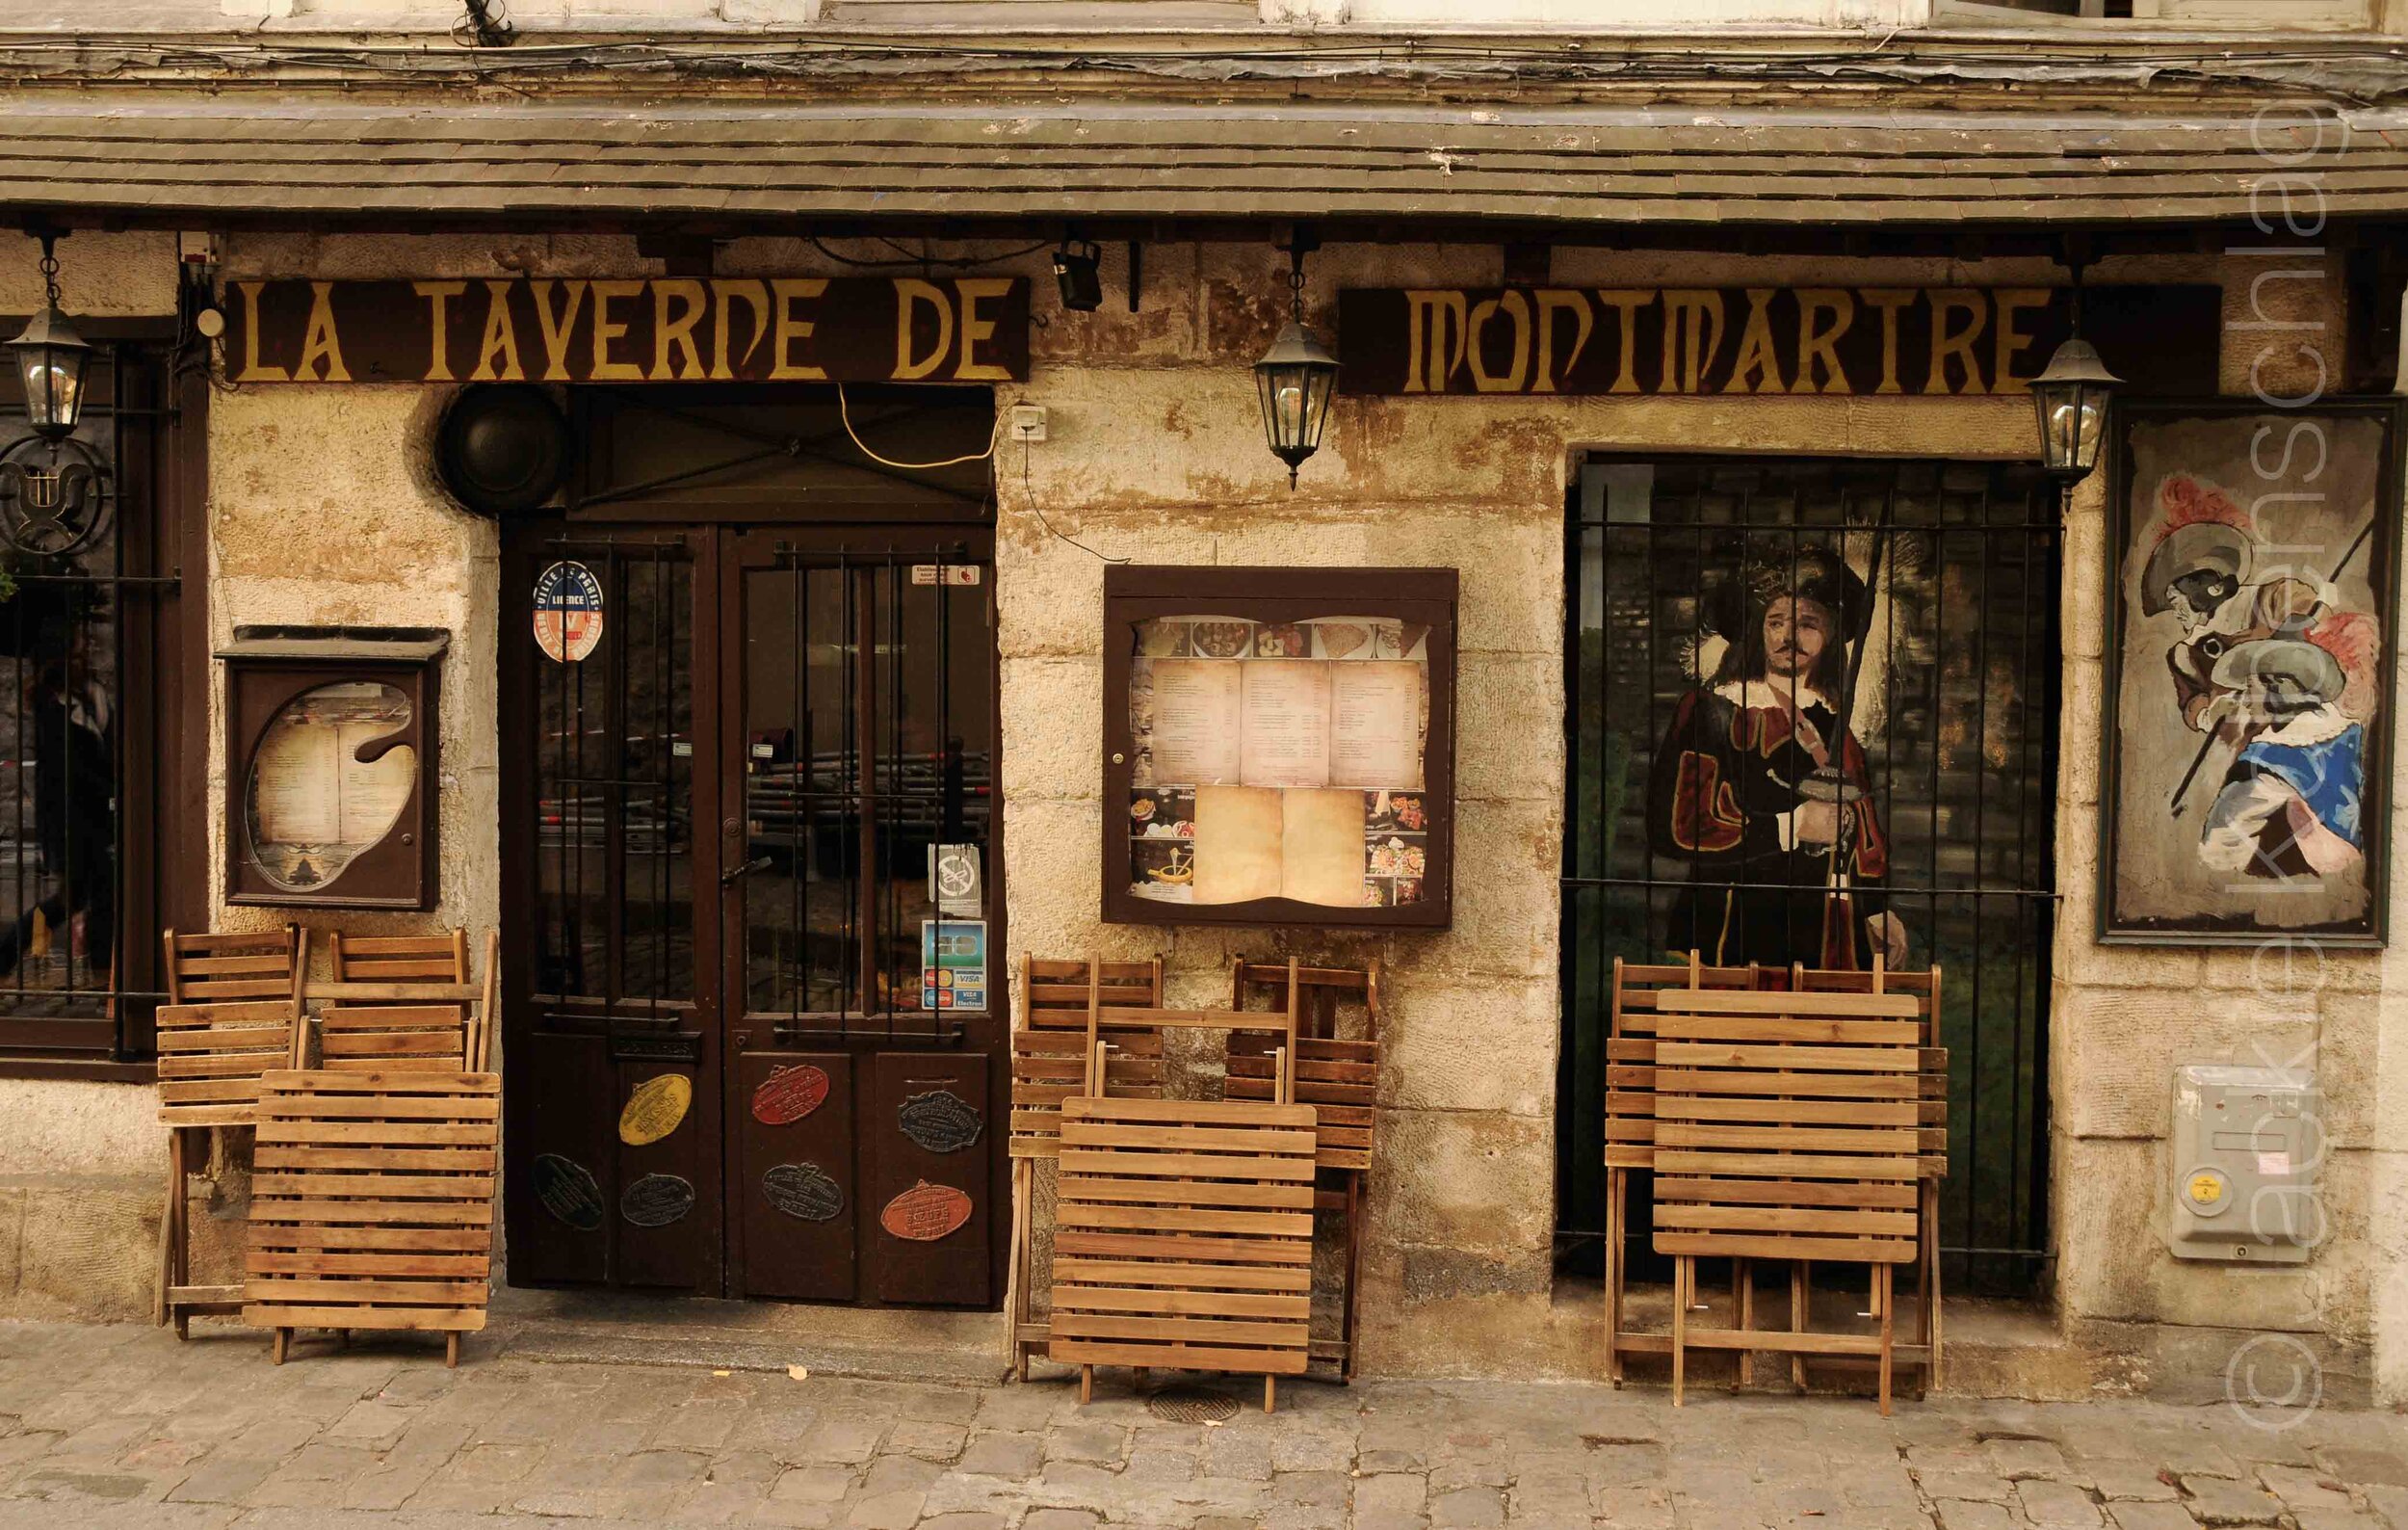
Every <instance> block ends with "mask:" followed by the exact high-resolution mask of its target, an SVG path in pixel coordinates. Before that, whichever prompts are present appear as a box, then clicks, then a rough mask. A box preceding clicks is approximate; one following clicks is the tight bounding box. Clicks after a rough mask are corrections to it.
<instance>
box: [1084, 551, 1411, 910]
mask: <svg viewBox="0 0 2408 1530" xmlns="http://www.w3.org/2000/svg"><path fill="white" fill-rule="evenodd" d="M1454 616H1455V574H1454V570H1453V569H1452V568H1180V567H1150V566H1136V565H1126V564H1120V565H1114V566H1112V567H1109V568H1107V569H1106V570H1105V571H1104V696H1105V706H1104V916H1105V918H1106V919H1108V920H1111V921H1112V922H1115V923H1122V924H1283V925H1322V926H1332V925H1343V926H1367V927H1373V928H1378V927H1384V926H1402V927H1408V928H1442V927H1444V926H1445V925H1446V924H1447V923H1448V922H1449V920H1450V919H1451V918H1452V917H1453V855H1452V851H1453V828H1454V727H1453V719H1454Z"/></svg>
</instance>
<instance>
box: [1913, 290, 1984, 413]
mask: <svg viewBox="0 0 2408 1530" xmlns="http://www.w3.org/2000/svg"><path fill="white" fill-rule="evenodd" d="M1951 313H1962V314H1965V315H1967V316H1968V317H1969V318H1970V319H1971V321H1972V322H1971V323H1969V324H1967V325H1966V326H1965V328H1963V329H1962V330H1959V329H1956V328H1954V327H1952V326H1951V325H1950V323H1949V315H1950V314H1951ZM1989 322H1990V300H1989V299H1988V298H1987V297H1985V296H1983V295H1982V294H1981V293H1980V292H1979V291H1978V290H1976V289H1975V288H1972V287H1934V288H1933V289H1932V291H1931V379H1930V381H1929V382H1925V383H1924V392H1925V393H1953V392H1955V391H1956V389H1954V388H1952V387H1950V386H1949V357H1950V356H1954V357H1955V358H1956V359H1957V361H1958V363H1959V364H1961V365H1962V366H1963V367H1964V368H1965V391H1966V392H1968V393H1986V392H1988V391H1989V390H1988V389H1987V388H1985V387H1983V386H1982V384H1981V363H1980V362H1979V361H1977V360H1976V359H1975V358H1974V343H1975V342H1976V341H1977V340H1979V339H1980V338H1981V331H1982V328H1983V326H1985V325H1987V324H1988V323H1989Z"/></svg>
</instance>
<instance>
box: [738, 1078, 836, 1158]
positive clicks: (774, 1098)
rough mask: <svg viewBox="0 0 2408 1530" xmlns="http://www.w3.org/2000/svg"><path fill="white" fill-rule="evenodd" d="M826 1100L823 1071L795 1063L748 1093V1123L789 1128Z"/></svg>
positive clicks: (764, 1080)
mask: <svg viewBox="0 0 2408 1530" xmlns="http://www.w3.org/2000/svg"><path fill="white" fill-rule="evenodd" d="M826 1099H827V1070H826V1069H825V1068H819V1067H816V1066H814V1065H813V1064H810V1063H797V1064H796V1065H795V1066H793V1067H792V1068H779V1069H778V1070H777V1071H775V1072H773V1073H772V1074H771V1075H770V1076H769V1077H767V1078H765V1079H763V1080H762V1081H761V1087H760V1088H759V1089H756V1090H754V1091H753V1092H752V1119H753V1120H754V1121H759V1122H760V1123H761V1124H762V1125H764V1126H790V1125H792V1124H794V1123H795V1122H796V1121H800V1120H802V1118H804V1117H805V1116H808V1115H810V1114H811V1113H812V1112H813V1111H815V1110H817V1109H819V1108H820V1106H821V1105H822V1104H823V1103H824V1102H825V1101H826ZM774 1172H775V1171H772V1173H774Z"/></svg>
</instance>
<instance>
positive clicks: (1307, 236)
mask: <svg viewBox="0 0 2408 1530" xmlns="http://www.w3.org/2000/svg"><path fill="white" fill-rule="evenodd" d="M1279 248H1280V249H1282V250H1285V251H1288V258H1289V272H1288V303H1289V319H1288V322H1287V323H1286V324H1285V325H1283V326H1282V327H1281V328H1280V330H1279V337H1278V338H1277V339H1275V340H1273V341H1272V342H1271V343H1270V349H1269V350H1268V351H1266V352H1264V353H1263V358H1262V359H1261V360H1260V361H1257V362H1255V363H1254V386H1255V390H1256V391H1257V392H1258V393H1259V394H1261V396H1262V403H1263V433H1264V435H1266V436H1268V437H1269V441H1270V450H1271V455H1272V456H1274V457H1276V458H1278V459H1279V460H1280V461H1281V462H1285V463H1287V464H1288V487H1289V488H1296V469H1297V468H1298V467H1300V466H1302V465H1303V463H1304V460H1305V459H1306V458H1308V457H1310V456H1312V455H1313V454H1314V453H1315V452H1317V451H1319V450H1321V444H1322V428H1323V427H1324V426H1326V425H1327V424H1328V423H1329V400H1330V396H1331V394H1332V393H1334V392H1335V391H1336V388H1337V382H1338V358H1337V357H1336V356H1332V355H1330V354H1329V351H1328V349H1327V348H1326V347H1324V346H1323V345H1322V343H1321V341H1320V340H1319V339H1317V338H1315V336H1314V334H1313V331H1312V330H1307V329H1306V328H1305V327H1304V257H1305V255H1306V254H1308V253H1309V252H1311V251H1315V250H1318V249H1320V248H1321V241H1320V240H1319V239H1317V238H1315V237H1314V236H1313V235H1312V234H1311V233H1310V232H1309V231H1307V230H1305V229H1302V228H1299V229H1297V230H1296V233H1295V235H1294V236H1293V237H1292V238H1291V240H1290V241H1289V243H1287V244H1285V245H1282V246H1280V247H1279Z"/></svg>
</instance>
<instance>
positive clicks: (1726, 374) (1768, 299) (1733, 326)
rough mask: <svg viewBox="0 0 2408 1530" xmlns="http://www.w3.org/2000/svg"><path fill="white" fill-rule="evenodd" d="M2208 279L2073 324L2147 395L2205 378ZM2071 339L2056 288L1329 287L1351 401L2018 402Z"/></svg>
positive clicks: (2211, 330)
mask: <svg viewBox="0 0 2408 1530" xmlns="http://www.w3.org/2000/svg"><path fill="white" fill-rule="evenodd" d="M2222 302H2223V298H2222V294H2221V292H2220V291H2219V290H2218V289H2216V288H2214V287H2107V288H2098V289H2094V290H2093V291H2091V292H2090V293H2088V294H2087V295H2086V297H2085V300H2084V306H2083V314H2082V332H2083V334H2084V335H2085V337H2087V338H2088V339H2090V340H2091V341H2092V342H2093V343H2094V344H2096V345H2097V346H2098V347H2099V349H2100V351H2101V353H2102V354H2104V355H2105V356H2107V362H2108V364H2109V365H2110V366H2112V367H2114V368H2116V369H2117V370H2118V371H2120V372H2122V373H2124V375H2125V378H2126V381H2127V382H2132V383H2133V384H2135V385H2137V386H2139V387H2141V388H2144V389H2156V390H2160V391H2177V392H2192V393H2195V392H2199V391H2201V390H2202V382H2203V381H2207V382H2211V383H2212V380H2213V379H2214V378H2215V376H2216V371H2217V356H2218V347H2219V345H2220V343H2221V335H2222ZM2072 332H2073V297H2072V294H2071V292H2070V291H2069V290H2068V289H2066V288H2063V287H1880V286H1840V285H1832V286H1818V287H1769V286H1766V287H1662V288H1658V287H1629V288H1618V287H1477V288H1474V287H1435V288H1363V289H1353V290H1348V291H1346V292H1342V293H1340V294H1339V295H1338V337H1339V354H1340V355H1341V356H1343V357H1344V359H1345V365H1344V366H1343V368H1342V369H1341V370H1340V371H1339V373H1338V389H1339V391H1340V392H1342V393H1350V394H1357V395H1408V394H1425V393H1426V394H1452V393H1465V394H1479V393H1505V394H1576V395H1592V394H1594V395H1616V394H1620V395H1637V396H1648V395H1659V394H1670V395H1681V394H1690V395H1696V394H1712V395H1717V396H1719V395H1734V394H1737V395H1761V394H1781V395H1792V394H1794V395H1808V394H1832V395H1840V396H1850V395H1906V396H1914V397H1953V396H1958V395H1987V394H1997V393H2006V394H2016V395H2022V394H2024V393H2026V392H2027V391H2028V388H2027V386H2026V384H2027V383H2028V381H2029V380H2030V379H2031V378H2033V377H2036V376H2038V375H2039V373H2040V371H2041V369H2042V368H2044V367H2046V366H2047V365H2048V362H2049V357H2050V356H2051V355H2053V354H2054V353H2055V350H2056V348H2057V346H2058V345H2059V344H2060V343H2061V342H2063V341H2064V340H2065V339H2066V338H2067V337H2068V336H2069V335H2071V334H2072Z"/></svg>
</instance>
